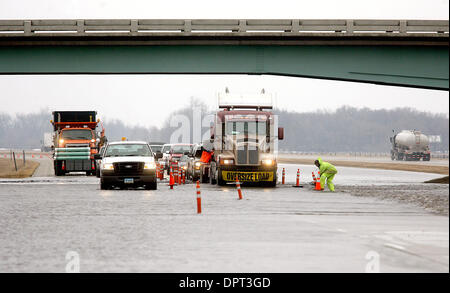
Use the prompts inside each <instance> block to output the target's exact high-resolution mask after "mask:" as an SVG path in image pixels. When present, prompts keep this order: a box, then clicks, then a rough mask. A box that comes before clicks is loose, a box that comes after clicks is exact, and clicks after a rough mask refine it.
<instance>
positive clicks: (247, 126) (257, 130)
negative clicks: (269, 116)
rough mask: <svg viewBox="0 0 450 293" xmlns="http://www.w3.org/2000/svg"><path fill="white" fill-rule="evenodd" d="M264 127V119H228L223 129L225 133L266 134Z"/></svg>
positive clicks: (265, 126)
mask: <svg viewBox="0 0 450 293" xmlns="http://www.w3.org/2000/svg"><path fill="white" fill-rule="evenodd" d="M266 128H267V124H266V121H229V122H227V125H226V130H225V131H226V133H227V135H239V134H255V135H267V133H266Z"/></svg>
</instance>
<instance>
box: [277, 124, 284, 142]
mask: <svg viewBox="0 0 450 293" xmlns="http://www.w3.org/2000/svg"><path fill="white" fill-rule="evenodd" d="M278 139H279V140H283V139H284V128H283V127H278Z"/></svg>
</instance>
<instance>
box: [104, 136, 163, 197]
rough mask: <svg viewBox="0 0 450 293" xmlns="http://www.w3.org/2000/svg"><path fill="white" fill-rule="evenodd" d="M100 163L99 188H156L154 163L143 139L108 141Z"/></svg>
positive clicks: (149, 149) (148, 147)
mask: <svg viewBox="0 0 450 293" xmlns="http://www.w3.org/2000/svg"><path fill="white" fill-rule="evenodd" d="M96 158H99V159H100V158H101V164H100V189H111V188H112V187H119V188H120V187H127V186H129V187H139V186H143V187H144V188H145V189H151V190H156V189H157V181H156V164H155V159H154V157H153V153H152V151H151V148H150V146H149V145H148V143H146V142H144V141H120V142H110V143H108V145H107V146H106V149H105V151H104V153H103V156H101V155H100V154H97V155H96Z"/></svg>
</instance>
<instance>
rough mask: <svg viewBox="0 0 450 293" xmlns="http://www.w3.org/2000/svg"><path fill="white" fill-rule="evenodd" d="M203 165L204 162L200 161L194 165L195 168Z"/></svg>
mask: <svg viewBox="0 0 450 293" xmlns="http://www.w3.org/2000/svg"><path fill="white" fill-rule="evenodd" d="M201 165H202V163H200V162H195V164H194V167H195V169H200V166H201Z"/></svg>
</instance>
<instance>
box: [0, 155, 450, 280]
mask: <svg viewBox="0 0 450 293" xmlns="http://www.w3.org/2000/svg"><path fill="white" fill-rule="evenodd" d="M44 165H45V164H44ZM281 167H283V166H281ZM284 167H285V168H286V169H287V170H289V174H292V173H295V172H296V169H297V168H298V166H291V165H285V166H284ZM301 168H302V169H304V174H305V177H304V178H302V180H301V181H302V183H305V182H307V181H309V180H310V178H311V175H310V172H309V174H308V170H307V166H304V167H301ZM291 169H292V170H294V171H293V172H292V171H291ZM346 169H349V170H346ZM352 169H355V168H339V171H340V173H339V177H338V176H336V179H335V183H336V188H339V184H347V182H353V183H355V182H361V184H366V183H367V182H368V179H367V176H369V177H370V175H371V174H367V173H365V175H361V173H360V172H359V170H360V169H359V170H356V171H355V170H352ZM370 171H376V172H384V173H382V174H378V175H377V176H380V178H382V179H380V180H382V181H383V182H384V181H386V182H389V178H391V180H390V181H391V182H390V183H392V182H393V183H394V184H396V183H399V184H400V183H403V184H404V183H405V182H406V183H407V182H412V181H413V180H412V179H411V177H410V176H408V175H409V174H414V176H418V177H417V178H416V177H414V182H417V181H416V179H421V180H422V179H423V180H428V179H429V178H428V177H429V176H431V178H435V177H439V175H433V174H422V173H409V172H401V171H382V170H370ZM354 172H356V173H354ZM364 172H367V169H364ZM398 172H400V173H398ZM404 173H406V174H404ZM306 174H308V176H306ZM383 174H384V175H383ZM372 175H373V174H372ZM289 176H294V177H295V175H289ZM383 176H384V177H383ZM386 177H387V178H386ZM339 178H340V179H339ZM355 178H356V179H358V178H359V179H358V180H360V181H358V180H356V179H355ZM347 180H348V181H347ZM355 180H356V181H355ZM288 181H291V182H293V179H292V178H291V177H288ZM415 184H417V183H415ZM201 191H202V203H203V213H202V214H201V215H198V214H196V201H195V197H196V195H195V188H194V185H193V184H187V185H184V186H178V187H176V188H175V190H169V188H168V186H167V183H166V182H163V183H160V184H159V186H158V190H156V191H146V190H108V191H102V190H100V188H99V185H98V179H97V178H95V177H86V176H83V175H81V176H80V175H78V176H65V177H60V178H55V177H35V178H29V179H24V180H17V179H16V180H12V181H8V180H4V179H2V180H0V201H1V202H2V204H1V205H0V272H64V271H65V267H66V264H67V261H66V259H65V257H66V254H67V253H68V252H69V251H75V252H77V253H78V254H79V256H80V271H81V272H365V271H366V268H367V267H372V268H373V266H371V264H373V261H376V260H379V270H380V271H381V272H448V270H449V236H448V231H449V221H448V217H445V216H437V215H433V214H430V213H428V212H425V211H424V210H423V209H420V208H417V207H414V206H408V205H402V204H398V203H395V202H389V201H382V200H378V199H376V198H366V197H355V196H351V195H348V194H345V193H340V192H338V193H329V192H319V193H317V192H314V191H312V190H311V187H309V186H305V187H304V188H292V187H290V185H286V186H279V187H277V188H275V189H272V188H253V187H252V188H250V187H243V194H244V199H243V200H238V195H237V192H236V190H235V188H234V187H232V186H230V187H222V188H220V187H216V186H210V185H209V184H202V186H201ZM374 255H375V256H376V258H373V256H374Z"/></svg>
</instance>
